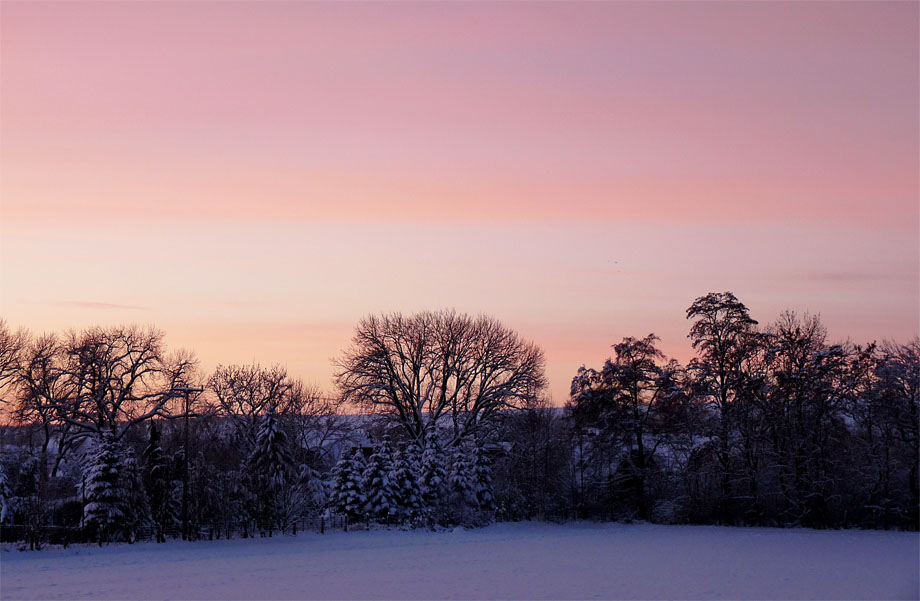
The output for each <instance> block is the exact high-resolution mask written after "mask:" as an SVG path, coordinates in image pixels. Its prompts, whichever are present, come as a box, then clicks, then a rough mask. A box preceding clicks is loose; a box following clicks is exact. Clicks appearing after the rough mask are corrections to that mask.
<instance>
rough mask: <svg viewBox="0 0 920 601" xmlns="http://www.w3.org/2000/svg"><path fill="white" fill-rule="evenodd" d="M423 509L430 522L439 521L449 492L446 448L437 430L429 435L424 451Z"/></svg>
mask: <svg viewBox="0 0 920 601" xmlns="http://www.w3.org/2000/svg"><path fill="white" fill-rule="evenodd" d="M421 471H422V509H423V511H424V512H425V513H426V514H427V517H428V519H429V521H430V522H434V521H437V520H438V518H439V516H440V513H441V510H442V505H443V504H444V500H445V497H446V493H447V469H446V468H445V467H444V449H443V448H442V447H441V441H440V440H439V439H438V435H437V433H436V432H432V433H431V434H429V436H428V440H427V441H426V444H425V451H424V452H423V453H422V470H421Z"/></svg>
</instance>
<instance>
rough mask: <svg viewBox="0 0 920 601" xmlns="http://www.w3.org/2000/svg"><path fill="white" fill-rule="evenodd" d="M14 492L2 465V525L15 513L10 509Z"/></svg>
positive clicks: (0, 509)
mask: <svg viewBox="0 0 920 601" xmlns="http://www.w3.org/2000/svg"><path fill="white" fill-rule="evenodd" d="M11 496H12V492H11V491H10V487H9V485H8V484H7V482H6V471H5V470H4V469H3V466H2V465H0V524H3V522H5V521H6V520H7V518H10V519H12V517H13V512H12V511H11V507H10V497H11Z"/></svg>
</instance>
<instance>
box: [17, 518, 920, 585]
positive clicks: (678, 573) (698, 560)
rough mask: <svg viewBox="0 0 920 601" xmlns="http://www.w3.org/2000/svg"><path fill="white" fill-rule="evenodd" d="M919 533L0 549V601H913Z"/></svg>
mask: <svg viewBox="0 0 920 601" xmlns="http://www.w3.org/2000/svg"><path fill="white" fill-rule="evenodd" d="M918 542H920V537H918V535H917V533H904V532H867V531H814V530H779V529H758V528H719V527H710V526H654V525H622V524H587V523H578V524H568V525H562V526H557V525H552V524H537V523H522V524H498V525H494V526H491V527H489V528H485V529H482V530H458V531H452V532H438V533H432V532H422V531H416V532H400V531H371V532H348V533H343V532H331V533H327V534H325V535H320V534H301V535H300V536H297V537H292V536H285V537H275V538H271V539H255V540H238V539H237V540H230V541H214V542H197V543H182V542H179V541H173V542H170V543H166V544H163V545H157V544H153V543H144V544H137V545H116V546H109V547H104V548H101V549H100V548H98V547H92V546H88V547H87V546H81V547H78V548H74V547H71V548H70V549H67V550H63V549H52V550H47V551H42V552H37V553H36V552H18V551H9V552H3V553H0V576H2V579H0V598H2V599H4V600H6V599H423V598H424V599H496V598H497V599H520V598H526V599H549V598H551V599H627V598H642V599H664V598H670V599H765V598H768V599H889V598H897V599H917V598H918V594H920V585H918V570H920V568H918V559H920V545H918Z"/></svg>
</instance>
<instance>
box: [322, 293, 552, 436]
mask: <svg viewBox="0 0 920 601" xmlns="http://www.w3.org/2000/svg"><path fill="white" fill-rule="evenodd" d="M336 365H337V367H338V371H337V373H336V382H337V385H338V388H339V391H340V393H341V395H342V399H343V400H344V401H346V402H351V403H354V404H356V405H358V406H361V407H364V408H365V409H371V410H376V411H378V412H380V413H383V414H385V415H388V416H390V417H391V418H393V419H394V420H395V421H396V422H398V423H399V424H400V425H401V426H403V427H404V428H405V430H406V433H407V435H408V436H409V438H411V439H413V440H415V441H416V442H418V443H420V444H424V441H425V438H426V436H427V434H428V433H429V432H430V431H431V429H432V428H434V427H435V424H437V423H438V422H439V420H441V418H442V417H448V418H449V419H450V426H451V430H452V434H451V441H450V442H454V441H457V440H459V439H461V438H462V437H464V436H467V435H470V434H474V433H475V431H476V430H477V429H479V427H480V426H481V424H482V423H484V422H487V421H488V420H489V418H490V417H492V415H493V414H494V413H495V412H496V411H499V410H501V409H504V408H507V407H515V406H519V405H521V404H522V403H524V402H526V401H528V400H530V399H533V398H535V397H536V396H537V395H538V394H539V392H540V391H541V390H542V389H543V387H544V386H545V384H546V378H545V376H544V373H543V368H544V359H543V351H542V350H540V348H539V347H537V346H536V345H534V344H533V343H531V342H526V341H524V340H523V339H521V337H520V336H519V335H518V334H517V333H516V332H514V331H513V330H510V329H508V328H506V327H505V326H503V325H502V324H501V323H500V322H499V321H497V320H495V319H493V318H490V317H486V316H479V317H476V318H473V317H470V316H468V315H458V314H457V313H455V312H453V311H440V312H423V313H417V314H415V315H412V316H408V317H407V316H403V315H402V314H400V313H393V314H388V315H379V316H377V315H372V316H369V317H366V318H364V319H362V320H361V322H360V323H359V324H358V327H357V329H356V331H355V336H354V338H353V339H352V346H351V348H350V349H348V350H347V351H346V352H345V354H344V355H343V356H342V357H341V358H340V359H338V360H337V361H336Z"/></svg>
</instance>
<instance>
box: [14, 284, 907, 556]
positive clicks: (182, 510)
mask: <svg viewBox="0 0 920 601" xmlns="http://www.w3.org/2000/svg"><path fill="white" fill-rule="evenodd" d="M686 315H687V319H688V321H689V325H690V328H689V338H690V340H691V342H692V345H693V348H694V350H695V352H696V356H695V357H694V358H693V359H692V360H691V361H690V362H689V363H688V364H687V365H681V364H680V363H678V362H677V361H675V360H668V359H667V358H666V357H665V356H664V355H663V353H662V352H661V351H660V350H659V349H658V347H657V343H658V338H657V337H656V336H655V335H654V334H648V335H646V336H644V337H641V338H633V337H627V338H624V339H623V340H622V341H621V342H619V343H617V344H615V345H613V347H612V351H613V353H612V355H611V357H610V358H609V359H607V360H606V362H605V363H604V364H603V365H602V366H601V367H600V368H598V369H593V368H586V367H582V368H581V369H579V370H578V372H577V373H576V374H574V377H573V381H572V387H571V395H570V398H569V399H568V402H567V403H566V405H565V407H553V406H551V405H550V404H549V402H548V401H547V399H546V396H545V392H544V390H545V386H546V378H545V375H544V358H543V353H542V351H541V349H540V348H539V347H537V346H536V345H535V344H533V343H532V342H529V341H527V340H524V339H523V338H521V337H520V336H519V335H518V334H517V333H516V332H514V331H513V330H510V329H509V328H507V327H505V326H503V325H502V324H501V323H500V322H498V321H497V320H495V319H492V318H490V317H486V316H479V317H471V316H468V315H463V314H457V313H456V312H453V311H441V312H423V313H418V314H414V315H408V316H407V315H401V314H398V313H397V314H387V315H376V316H370V317H367V318H365V319H363V320H361V322H359V323H358V325H357V327H356V329H355V335H354V337H353V339H352V342H351V345H350V346H349V348H347V349H346V350H345V351H344V352H343V353H342V355H341V356H340V357H339V358H338V359H337V360H336V375H335V392H334V394H331V395H330V394H324V393H322V392H321V391H320V390H319V389H317V388H316V387H313V386H310V385H307V384H305V383H304V382H303V381H301V380H300V379H297V378H294V377H292V376H290V375H289V374H288V373H287V371H286V370H285V369H284V368H283V367H282V366H271V367H263V366H259V365H255V364H253V365H220V366H218V367H217V368H216V369H215V370H214V371H213V372H212V373H210V374H204V373H202V372H201V370H200V368H199V365H198V362H197V359H196V358H195V356H194V354H193V353H191V352H188V351H177V352H168V350H167V349H166V347H165V344H164V342H163V338H164V335H163V333H162V332H160V331H158V330H156V329H152V328H140V327H137V326H129V327H106V328H103V327H93V328H88V329H86V330H83V331H70V332H65V333H59V334H50V335H43V336H32V335H30V334H29V333H27V332H25V331H21V330H20V331H13V330H11V329H10V328H9V327H7V326H6V325H5V324H4V323H3V322H0V401H2V411H3V418H4V419H3V424H2V427H0V532H5V533H7V534H6V536H5V537H4V538H5V539H9V538H21V539H24V540H25V541H26V544H28V545H30V546H32V547H36V546H40V545H41V544H43V543H44V542H46V541H49V540H55V541H56V540H60V539H63V542H67V541H68V540H94V541H98V542H100V543H102V542H106V541H133V540H136V539H137V538H139V537H150V538H153V539H155V540H157V541H163V540H166V538H168V537H171V536H174V537H182V538H185V539H189V540H194V539H197V538H202V537H210V538H214V537H231V536H256V535H262V536H271V535H272V534H273V533H275V532H291V531H295V532H296V529H297V528H298V524H299V525H300V527H303V525H304V524H305V523H309V524H311V527H316V524H317V523H318V524H320V527H326V526H327V525H330V526H331V525H336V526H338V525H341V526H343V527H345V528H348V527H349V526H351V527H368V526H370V525H371V524H381V525H386V526H394V527H395V526H399V527H428V528H437V527H445V526H451V525H455V524H462V525H479V524H484V523H488V522H490V521H492V520H496V519H499V520H517V519H555V520H566V519H574V518H582V519H584V518H590V519H618V520H635V519H638V520H649V521H654V522H662V523H719V524H737V525H769V526H790V525H791V526H809V527H821V528H824V527H871V528H905V529H914V530H916V529H917V528H918V511H920V500H918V497H920V495H918V491H920V474H918V417H920V341H918V339H917V338H916V337H915V338H914V339H913V340H911V341H909V342H907V343H905V344H895V343H883V344H880V345H879V344H875V343H872V344H867V345H856V344H852V343H849V342H846V343H837V344H834V343H830V342H829V341H828V340H827V332H826V330H825V328H824V327H823V325H822V324H821V322H820V319H819V318H818V317H817V316H810V315H797V314H795V313H793V312H785V313H783V314H782V315H780V316H779V317H778V319H777V320H776V321H775V322H773V323H771V324H769V325H767V326H765V327H760V325H759V324H758V323H757V322H756V321H755V320H754V319H753V318H752V317H751V316H750V314H749V311H748V309H747V307H745V305H744V304H742V303H741V302H740V301H739V300H738V299H737V298H736V297H735V296H734V295H733V294H731V293H730V292H723V293H710V294H707V295H705V296H702V297H700V298H698V299H696V301H694V302H693V304H692V305H691V306H690V307H689V308H688V310H687V314H686Z"/></svg>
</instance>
